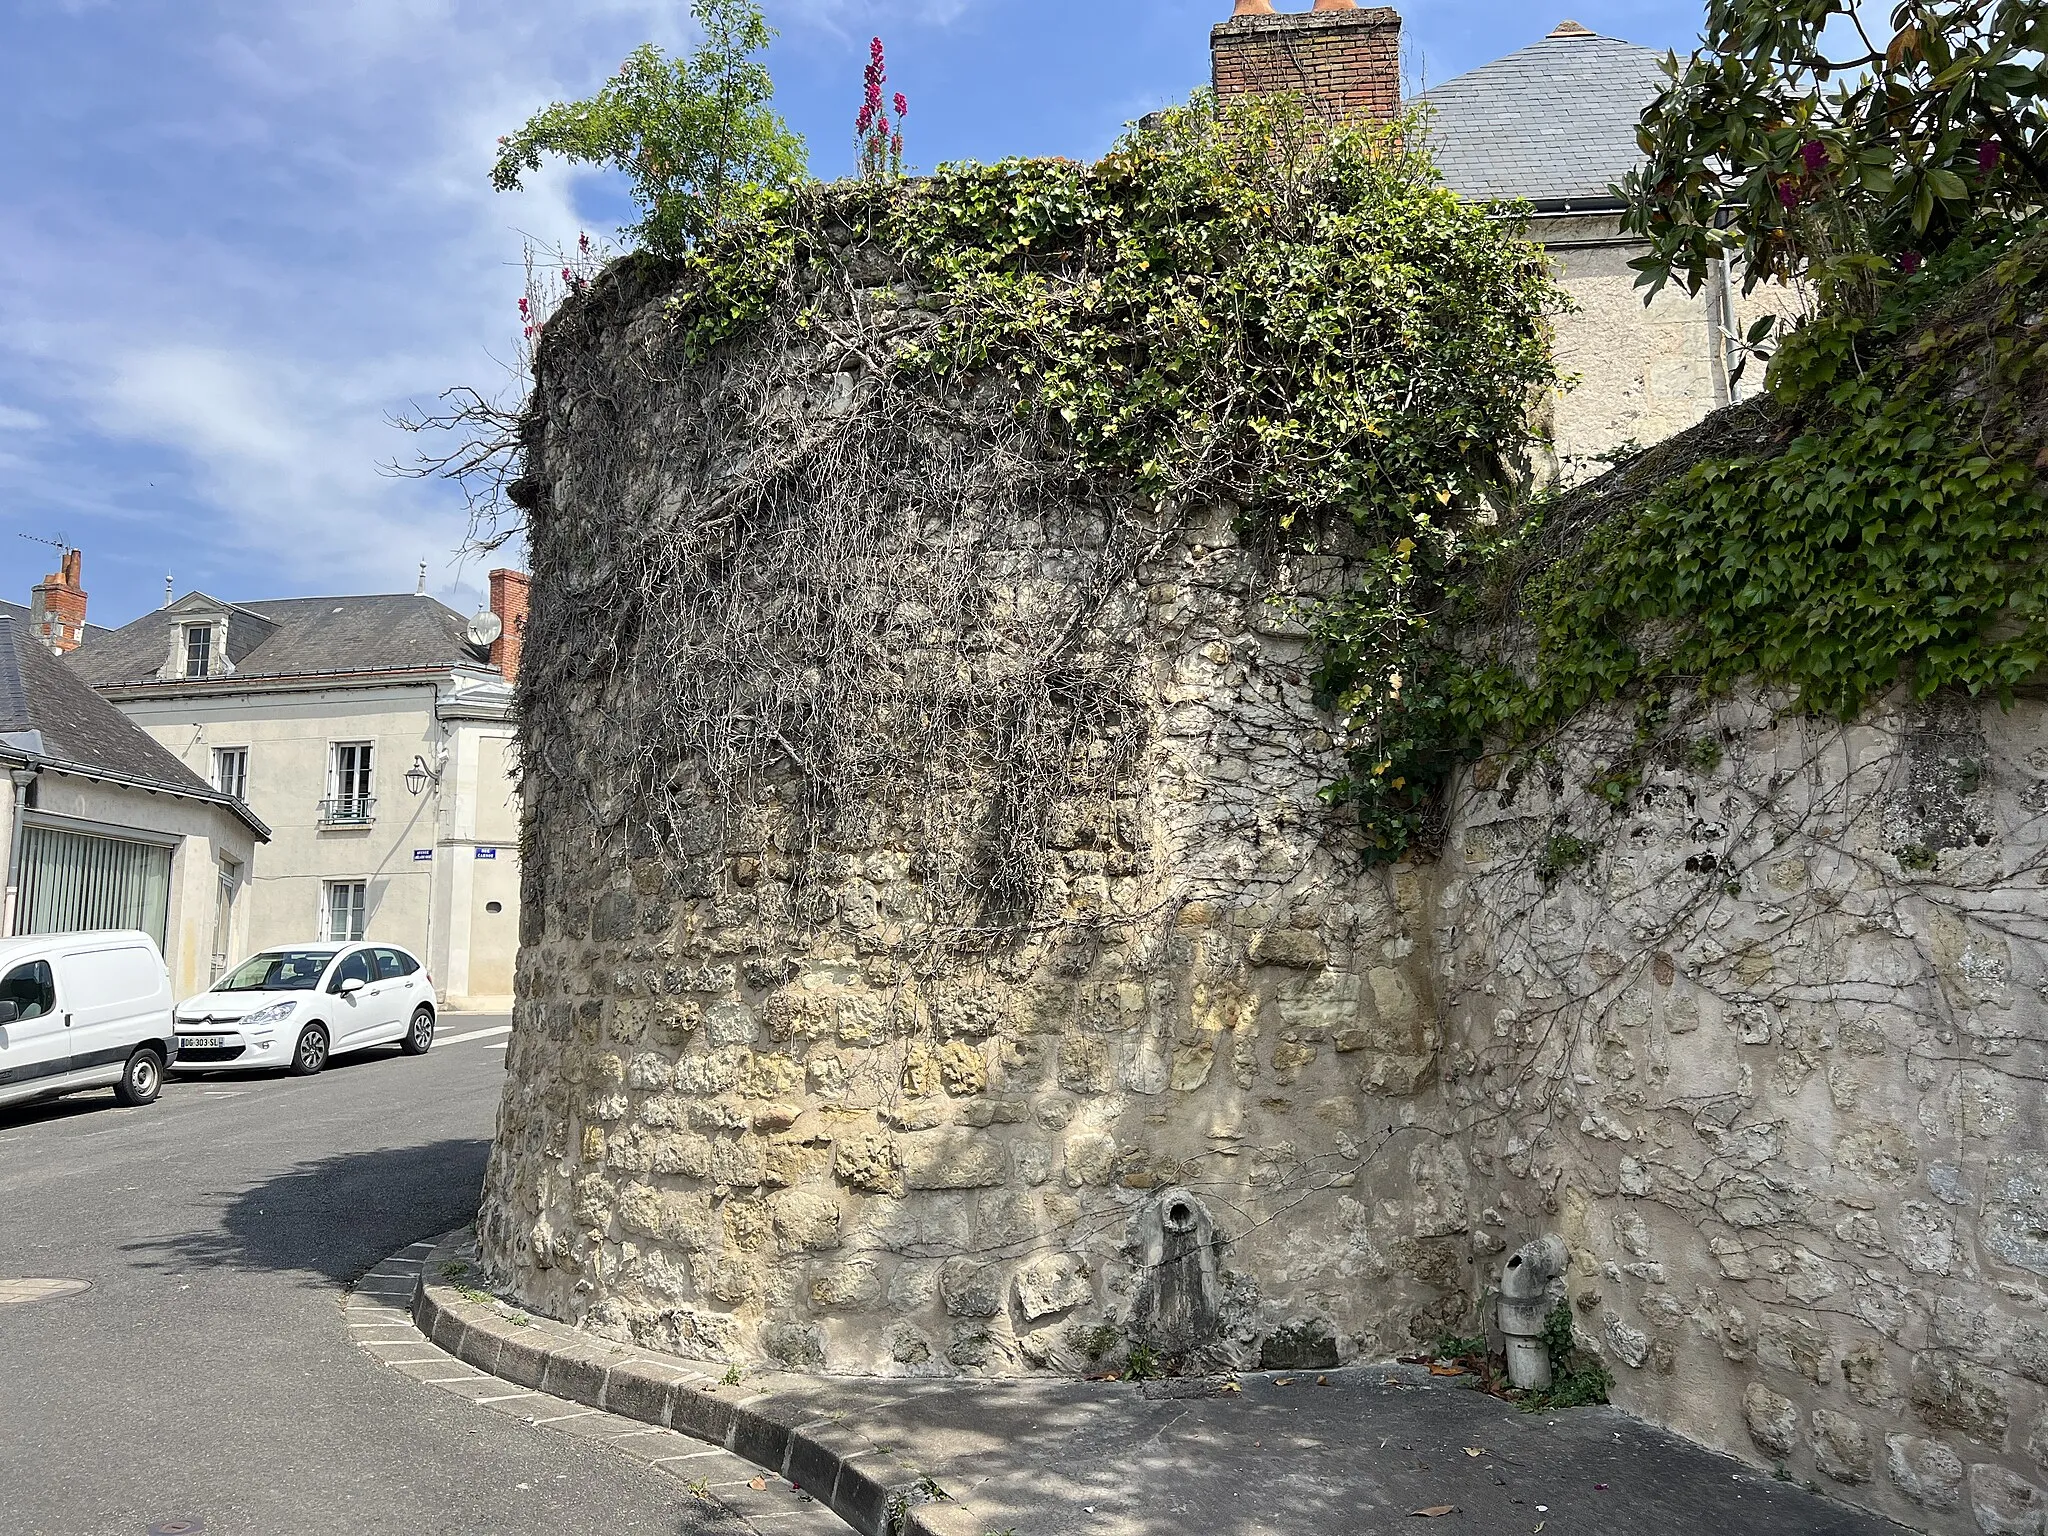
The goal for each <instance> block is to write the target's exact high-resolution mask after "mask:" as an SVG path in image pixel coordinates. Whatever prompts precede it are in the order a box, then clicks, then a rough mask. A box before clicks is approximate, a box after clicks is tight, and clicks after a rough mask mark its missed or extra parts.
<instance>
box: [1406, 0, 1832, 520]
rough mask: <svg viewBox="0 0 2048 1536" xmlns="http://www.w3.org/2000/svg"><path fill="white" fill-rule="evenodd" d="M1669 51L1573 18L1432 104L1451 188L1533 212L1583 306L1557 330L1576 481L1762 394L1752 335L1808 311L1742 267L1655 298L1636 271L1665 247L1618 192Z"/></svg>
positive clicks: (1432, 95)
mask: <svg viewBox="0 0 2048 1536" xmlns="http://www.w3.org/2000/svg"><path fill="white" fill-rule="evenodd" d="M1662 58H1663V55H1662V54H1660V53H1658V52H1656V51H1655V50H1654V49H1650V48H1642V47H1638V46H1637V45H1636V44H1634V43H1627V42H1623V41H1621V40H1620V39H1618V38H1612V37H1602V36H1599V35H1598V34H1597V33H1594V32H1591V31H1588V30H1587V29H1586V28H1585V27H1582V26H1580V25H1579V24H1578V23H1577V22H1575V21H1565V22H1561V23H1559V24H1558V25H1557V26H1556V27H1555V28H1554V29H1553V30H1552V31H1551V32H1550V33H1549V35H1548V36H1546V37H1543V38H1542V39H1540V40H1538V41H1537V42H1534V43H1532V44H1530V45H1529V46H1528V47H1526V48H1521V49H1518V50H1517V51H1516V52H1514V53H1511V54H1509V55H1507V56H1506V57H1505V58H1500V59H1496V60H1494V61H1493V62H1492V63H1491V64H1484V65H1481V66H1480V67H1479V68H1478V69H1475V70H1472V71H1470V72H1468V73H1466V74H1463V75H1459V76H1458V77H1457V78H1455V79H1453V80H1448V81H1446V82H1444V83H1443V84H1442V85H1438V86H1433V87H1431V88H1430V89H1428V90H1426V91H1424V92H1423V93H1422V94H1421V95H1420V96H1419V97H1417V98H1416V102H1417V103H1419V104H1421V105H1424V106H1427V107H1428V108H1429V109H1430V113H1431V123H1430V151H1431V153H1432V154H1433V155H1434V157H1435V159H1436V162H1437V167H1438V169H1439V170H1440V171H1441V172H1442V173H1443V177H1444V182H1445V184H1446V185H1447V186H1449V187H1450V188H1451V190H1452V191H1454V192H1456V193H1458V194H1459V196H1461V197H1464V198H1466V199H1468V200H1471V201H1473V202H1488V201H1493V200H1496V199H1499V200H1504V201H1512V200H1519V201H1521V202H1523V203H1526V204H1527V205H1528V207H1529V209H1530V212H1531V215H1532V216H1531V219H1530V234H1531V236H1532V237H1533V238H1534V239H1536V240H1537V241H1538V242H1539V243H1541V244H1542V245H1543V247H1544V248H1545V249H1546V250H1547V251H1549V252H1550V253H1551V255H1552V256H1553V257H1554V258H1555V259H1556V262H1557V267H1558V275H1559V279H1560V281H1561V282H1562V283H1563V285H1564V287H1565V289H1566V290H1567V291H1568V292H1569V293H1570V294H1571V296H1572V298H1573V300H1574V301H1575V302H1576V303H1577V306H1578V307H1577V309H1576V310H1574V311H1573V312H1572V313H1570V314H1567V315H1562V316H1560V317H1559V318H1558V321H1557V358H1558V365H1559V367H1560V369H1561V370H1562V371H1563V372H1564V373H1566V374H1567V375H1570V376H1572V378H1573V379H1574V380H1575V382H1574V383H1573V385H1572V386H1571V387H1570V388H1568V389H1566V390H1564V391H1563V392H1561V393H1560V394H1559V395H1558V396H1557V397H1556V398H1555V399H1554V400H1553V401H1551V402H1550V403H1549V411H1550V420H1549V421H1548V422H1547V423H1546V425H1547V427H1548V428H1549V429H1550V434H1551V441H1552V446H1553V449H1554V452H1555V454H1556V458H1557V468H1558V469H1559V470H1560V471H1561V472H1562V475H1563V477H1564V479H1565V480H1567V481H1576V480H1581V479H1584V478H1586V477H1587V475H1588V474H1591V473H1597V472H1598V471H1599V470H1600V469H1602V468H1604V467H1605V465H1606V462H1607V458H1606V457H1605V456H1608V455H1611V454H1613V453H1614V452H1615V451H1616V450H1619V449H1624V448H1626V447H1627V446H1628V445H1630V444H1635V445H1638V446H1641V447H1648V446H1650V445H1651V444H1653V443H1657V442H1661V441H1662V440H1663V439H1665V438H1667V437H1669V436H1671V435H1672V434H1673V433H1674V432H1682V431H1684V430H1685V429H1686V428H1687V427H1689V426H1691V425H1693V424H1694V423H1695V422H1697V421H1699V420H1700V419H1701V418H1702V417H1704V416H1706V415H1707V414H1708V413H1709V412H1711V411H1715V410H1718V409H1719V408H1720V407H1722V406H1724V405H1729V404H1732V403H1733V402H1734V401H1735V400H1737V399H1739V398H1742V397H1744V396H1745V395H1747V394H1753V393H1754V392H1755V391H1756V390H1758V389H1759V388H1761V387H1762V385H1763V366H1762V364H1760V363H1755V364H1752V365H1751V366H1750V367H1748V368H1747V369H1742V368H1741V367H1740V365H1741V362H1742V351H1741V347H1740V341H1741V338H1742V337H1743V336H1744V335H1745V334H1746V333H1747V330H1748V328H1749V326H1750V325H1751V324H1752V323H1753V322H1754V321H1755V320H1756V319H1757V318H1758V317H1759V316H1761V315H1763V314H1766V313H1785V314H1790V313H1796V312H1797V311H1798V310H1799V309H1800V307H1801V303H1802V300H1801V298H1800V295H1799V294H1797V293H1796V292H1795V291H1793V290H1790V289H1785V288H1782V287H1778V286H1776V285H1771V286H1770V287H1768V288H1763V287H1760V288H1759V289H1758V290H1757V291H1756V292H1755V293H1754V294H1752V295H1750V296H1749V297H1747V298H1745V297H1744V296H1743V294H1742V272H1741V269H1740V268H1739V267H1737V268H1735V269H1733V270H1732V271H1731V270H1728V269H1727V268H1725V267H1722V266H1719V265H1717V266H1716V268H1715V270H1714V272H1713V275H1712V277H1711V279H1710V281H1709V282H1708V283H1707V285H1706V286H1705V287H1704V288H1703V289H1702V290H1701V291H1700V292H1699V293H1697V294H1688V293H1686V292H1685V291H1684V290H1683V289H1682V288H1680V287H1678V286H1675V285H1674V286H1670V287H1667V288H1665V289H1664V290H1663V292H1661V293H1660V294H1659V295H1658V296H1657V297H1656V298H1655V299H1654V300H1652V301H1651V302H1650V303H1648V304H1647V305H1646V304H1645V303H1644V302H1643V294H1644V290H1643V289H1641V288H1638V287H1637V286H1636V273H1635V271H1634V270H1633V269H1631V268H1630V266H1629V263H1630V262H1631V261H1633V260H1635V259H1636V258H1637V257H1640V256H1642V255H1644V254H1645V253H1646V252H1647V251H1648V250H1649V246H1648V244H1647V242H1645V241H1643V240H1642V239H1640V238H1639V237H1637V236H1634V235H1630V234H1626V233H1624V232H1623V230H1622V229H1621V224H1620V218H1621V213H1622V203H1621V200H1620V199H1619V198H1618V197H1616V196H1615V195H1614V193H1613V191H1612V188H1613V187H1614V186H1615V185H1616V184H1618V183H1619V182H1620V181H1621V179H1622V178H1623V177H1624V176H1626V175H1627V174H1628V173H1629V172H1630V171H1631V170H1633V169H1634V168H1635V167H1636V166H1637V165H1638V164H1640V163H1641V161H1642V152H1641V150H1640V149H1639V148H1638V146H1637V143H1636V123H1637V120H1638V119H1639V118H1640V117H1641V115H1642V111H1643V108H1644V107H1646V106H1648V105H1649V103H1650V102H1651V100H1652V99H1653V98H1655V96H1656V95H1657V93H1658V92H1659V91H1661V90H1662V89H1663V88H1664V86H1665V84H1666V83H1667V81H1666V78H1665V75H1664V72H1663V70H1662V68H1661V67H1660V62H1659V61H1660V60H1661V59H1662ZM1738 375H1739V376H1738Z"/></svg>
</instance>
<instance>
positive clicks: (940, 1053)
mask: <svg viewBox="0 0 2048 1536" xmlns="http://www.w3.org/2000/svg"><path fill="white" fill-rule="evenodd" d="M934 1059H935V1062H936V1065H937V1067H938V1072H939V1083H940V1085H941V1086H942V1087H943V1088H944V1089H945V1090H946V1092H947V1093H949V1094H952V1095H954V1096H955V1097H965V1096H967V1095H969V1094H976V1093H980V1092H982V1091H984V1090H985V1089H986V1088H987V1087H988V1065H987V1063H985V1062H984V1061H983V1060H982V1057H981V1052H980V1051H979V1050H977V1049H976V1048H975V1047H974V1046H972V1045H970V1044H968V1043H967V1042H966V1041H964V1040H952V1041H948V1042H947V1043H946V1044H944V1045H942V1046H940V1047H939V1048H938V1050H937V1052H936V1053H934Z"/></svg>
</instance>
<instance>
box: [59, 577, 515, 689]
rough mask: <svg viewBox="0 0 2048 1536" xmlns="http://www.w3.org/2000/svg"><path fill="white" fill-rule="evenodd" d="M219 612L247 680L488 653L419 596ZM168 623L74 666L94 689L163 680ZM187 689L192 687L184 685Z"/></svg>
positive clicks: (316, 600) (405, 666) (280, 602)
mask: <svg viewBox="0 0 2048 1536" xmlns="http://www.w3.org/2000/svg"><path fill="white" fill-rule="evenodd" d="M193 595H195V596H200V597H202V598H204V594H193ZM187 600H188V599H181V600H180V602H181V603H182V602H184V601H187ZM204 600H205V601H207V602H214V601H215V600H214V599H211V598H205V599H204ZM218 606H219V607H222V608H225V609H226V610H227V614H228V660H229V662H230V663H231V664H232V665H233V667H234V677H235V679H236V680H238V681H242V682H246V681H248V680H250V679H252V678H279V679H282V678H302V677H345V676H347V675H348V674H350V673H389V672H409V671H417V670H441V669H446V668H452V667H457V666H469V667H474V666H481V665H483V664H484V656H483V653H482V652H481V651H479V650H478V649H477V648H476V647H474V646H472V645H471V644H470V643H469V640H468V638H467V636H466V634H465V632H464V631H465V629H466V627H467V623H468V621H467V620H466V619H464V618H463V616H462V615H461V614H459V613H457V612H456V611H455V610H454V609H453V608H450V607H449V606H448V605H447V604H446V603H442V602H439V601H437V600H435V599H434V598H431V597H427V596H424V595H421V594H417V593H403V594H398V593H393V594H390V595H385V596H376V597H286V598H275V599H271V600H269V601H265V602H254V603H220V604H218ZM169 624H170V619H169V617H168V616H167V615H166V613H165V611H164V610H163V609H161V608H160V609H158V610H157V611H156V612H154V613H147V614H144V615H143V616H142V617H141V618H139V619H137V620H136V621H135V622H134V623H132V624H126V625H123V626H122V627H121V628H120V629H117V630H115V631H113V632H112V633H111V634H108V635H105V636H100V637H95V638H93V639H91V640H89V641H87V643H86V644H84V645H82V646H80V647H79V648H78V649H77V650H76V651H73V652H72V653H71V664H72V665H73V666H75V667H77V668H78V669H79V671H80V672H82V673H83V674H84V676H85V677H86V679H87V681H89V682H90V683H92V685H93V686H94V687H95V688H124V687H134V686H137V685H143V684H149V683H154V682H155V681H156V680H157V679H156V674H157V669H158V668H160V667H161V666H163V664H164V658H165V657H166V656H167V655H168V654H169V652H170V633H169ZM179 686H189V685H187V684H184V683H183V681H182V680H180V683H179Z"/></svg>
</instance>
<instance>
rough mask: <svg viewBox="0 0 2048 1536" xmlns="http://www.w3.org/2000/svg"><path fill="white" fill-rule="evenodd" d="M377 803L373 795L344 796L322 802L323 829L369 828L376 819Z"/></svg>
mask: <svg viewBox="0 0 2048 1536" xmlns="http://www.w3.org/2000/svg"><path fill="white" fill-rule="evenodd" d="M376 812H377V801H376V797H375V796H372V795H343V796H342V797H341V798H339V799H337V800H322V801H321V802H320V825H321V826H323V827H367V826H368V825H369V824H370V823H371V822H372V821H373V820H375V819H376Z"/></svg>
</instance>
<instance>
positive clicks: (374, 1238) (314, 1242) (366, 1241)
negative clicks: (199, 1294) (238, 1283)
mask: <svg viewBox="0 0 2048 1536" xmlns="http://www.w3.org/2000/svg"><path fill="white" fill-rule="evenodd" d="M490 1150H491V1144H490V1142H489V1141H488V1140H487V1139H485V1138H483V1137H473V1138H463V1139H449V1140H444V1141H436V1142H428V1143H423V1144H420V1145H416V1146H409V1147H382V1148H378V1149H376V1150H374V1151H363V1152H337V1153H334V1154H332V1155H330V1156H327V1157H321V1158H315V1159H312V1160H311V1161H308V1162H303V1163H301V1164H299V1165H298V1166H297V1167H295V1168H292V1169H290V1170H289V1171H288V1172H284V1173H279V1174H275V1175H273V1176H272V1177H270V1178H267V1179H264V1180H262V1181H260V1182H258V1183H255V1184H252V1185H250V1186H248V1187H247V1188H245V1189H243V1190H241V1191H239V1192H237V1193H235V1194H231V1195H229V1196H227V1197H226V1198H225V1200H224V1201H223V1202H222V1204H221V1206H220V1215H219V1219H218V1220H217V1221H216V1222H214V1223H211V1224H203V1225H202V1224H199V1223H195V1224H194V1228H195V1229H194V1230H192V1231H188V1232H181V1233H176V1234H173V1235H171V1236H168V1237H161V1238H152V1239H150V1240H148V1241H146V1242H139V1243H130V1244H128V1245H126V1247H125V1250H124V1251H125V1252H127V1253H129V1254H131V1255H133V1256H134V1257H135V1261H136V1262H137V1263H138V1264H141V1265H142V1266H144V1267H146V1268H152V1269H167V1270H177V1271H188V1270H194V1269H231V1270H258V1271H269V1272H279V1271H283V1272H290V1271H298V1272H301V1273H303V1274H306V1275H308V1276H309V1277H318V1278H320V1279H323V1280H329V1281H338V1282H346V1281H349V1280H353V1279H354V1278H355V1277H356V1276H358V1275H360V1274H362V1273H363V1271H365V1270H366V1269H369V1268H370V1267H371V1266H372V1265H374V1264H377V1263H380V1262H382V1261H383V1260H384V1259H387V1258H389V1257H390V1256H391V1255H392V1254H393V1253H394V1252H396V1251H397V1250H398V1249H400V1248H403V1247H404V1246H405V1245H406V1244H407V1243H411V1242H415V1241H417V1240H419V1239H421V1238H424V1237H431V1236H433V1235H435V1234H437V1233H440V1232H444V1231H446V1230H447V1229H448V1228H450V1227H455V1226H460V1225H461V1224H462V1223H463V1222H466V1221H468V1220H469V1219H470V1218H471V1217H472V1216H474V1215H475V1214H476V1206H477V1200H478V1197H479V1195H480V1193H481V1191H482V1189H483V1179H484V1164H485V1161H486V1159H487V1158H488V1157H489V1155H490ZM195 1214H196V1213H195Z"/></svg>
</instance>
